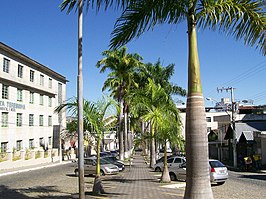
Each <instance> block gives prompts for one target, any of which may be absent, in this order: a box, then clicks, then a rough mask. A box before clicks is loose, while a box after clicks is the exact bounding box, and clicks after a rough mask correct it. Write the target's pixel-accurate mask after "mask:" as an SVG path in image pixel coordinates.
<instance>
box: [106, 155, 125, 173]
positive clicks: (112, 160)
mask: <svg viewBox="0 0 266 199" xmlns="http://www.w3.org/2000/svg"><path fill="white" fill-rule="evenodd" d="M101 159H104V160H106V161H107V162H109V163H111V164H114V165H116V166H117V167H118V169H119V171H123V170H124V169H125V164H124V163H122V162H120V161H119V160H118V159H116V157H114V156H105V157H101Z"/></svg>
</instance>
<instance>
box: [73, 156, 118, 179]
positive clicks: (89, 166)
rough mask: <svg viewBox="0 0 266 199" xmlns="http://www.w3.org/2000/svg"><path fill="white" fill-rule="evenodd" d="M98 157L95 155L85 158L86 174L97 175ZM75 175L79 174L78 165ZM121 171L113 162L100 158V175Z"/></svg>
mask: <svg viewBox="0 0 266 199" xmlns="http://www.w3.org/2000/svg"><path fill="white" fill-rule="evenodd" d="M96 164H97V159H96V158H95V157H91V158H84V175H95V174H96ZM74 173H75V176H78V175H79V169H78V167H76V168H75V170H74ZM117 173H119V168H118V167H117V166H116V165H114V164H111V163H110V162H108V161H106V160H104V159H100V175H109V174H117Z"/></svg>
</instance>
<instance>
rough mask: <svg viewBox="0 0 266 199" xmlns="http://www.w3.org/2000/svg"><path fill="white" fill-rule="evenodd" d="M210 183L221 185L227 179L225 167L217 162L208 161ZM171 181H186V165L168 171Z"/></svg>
mask: <svg viewBox="0 0 266 199" xmlns="http://www.w3.org/2000/svg"><path fill="white" fill-rule="evenodd" d="M209 168H210V181H211V183H217V184H218V185H222V184H224V183H225V181H226V180H227V179H228V171H227V168H226V166H224V165H223V163H221V162H220V161H219V160H214V159H210V160H209ZM169 175H170V178H171V180H186V163H183V164H181V165H180V166H179V167H171V168H170V169H169Z"/></svg>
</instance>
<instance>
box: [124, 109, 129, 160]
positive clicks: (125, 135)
mask: <svg viewBox="0 0 266 199" xmlns="http://www.w3.org/2000/svg"><path fill="white" fill-rule="evenodd" d="M125 106H126V105H125ZM124 150H125V158H128V157H129V154H128V137H127V110H126V108H125V109H124Z"/></svg>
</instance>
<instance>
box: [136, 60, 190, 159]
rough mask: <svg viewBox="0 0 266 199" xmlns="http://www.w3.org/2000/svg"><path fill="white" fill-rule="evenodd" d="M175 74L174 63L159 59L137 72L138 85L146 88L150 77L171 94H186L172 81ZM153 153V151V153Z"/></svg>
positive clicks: (153, 147)
mask: <svg viewBox="0 0 266 199" xmlns="http://www.w3.org/2000/svg"><path fill="white" fill-rule="evenodd" d="M173 74H174V64H169V65H168V66H166V67H164V66H162V65H161V62H160V60H158V61H157V62H156V63H155V64H152V63H147V64H145V65H144V66H143V67H141V68H140V70H138V71H137V73H136V74H135V79H136V80H135V81H136V82H137V83H138V87H139V88H140V89H144V88H145V87H146V85H147V84H149V79H151V80H152V81H153V82H154V84H160V86H161V87H162V88H163V89H164V91H165V92H166V94H168V95H169V96H170V95H173V94H175V95H181V96H185V95H186V91H185V90H184V89H183V88H181V87H179V86H177V85H175V84H173V83H170V78H171V76H172V75H173ZM133 89H134V88H133ZM178 137H180V136H178ZM152 144H155V142H152ZM150 149H152V150H153V149H155V146H152V147H150ZM152 153H153V152H151V154H152ZM153 157H154V158H155V156H152V158H153ZM152 161H153V160H151V162H152ZM154 161H155V160H154Z"/></svg>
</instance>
